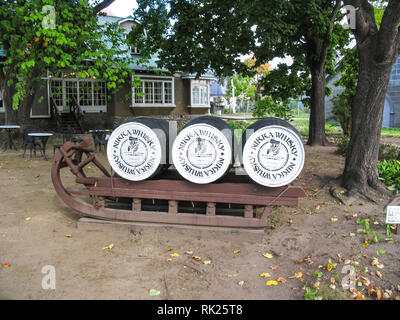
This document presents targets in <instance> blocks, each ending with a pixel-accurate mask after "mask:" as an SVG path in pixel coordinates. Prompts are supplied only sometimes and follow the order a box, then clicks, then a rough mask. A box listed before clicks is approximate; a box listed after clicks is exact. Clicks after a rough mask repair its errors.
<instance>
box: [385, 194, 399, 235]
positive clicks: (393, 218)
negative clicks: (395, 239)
mask: <svg viewBox="0 0 400 320" xmlns="http://www.w3.org/2000/svg"><path fill="white" fill-rule="evenodd" d="M393 204H395V203H394V202H392V203H391V204H390V205H388V206H387V207H386V224H397V225H398V224H400V206H399V205H393ZM398 229H399V227H398V226H397V228H396V231H395V232H396V234H397V233H398Z"/></svg>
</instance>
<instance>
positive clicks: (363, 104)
mask: <svg viewBox="0 0 400 320" xmlns="http://www.w3.org/2000/svg"><path fill="white" fill-rule="evenodd" d="M362 56H363V57H362V58H361V61H360V73H359V78H358V84H357V93H356V96H355V98H354V101H353V109H352V128H351V138H350V143H349V148H348V150H347V156H346V164H345V168H344V173H343V177H342V185H343V187H345V188H346V189H348V190H349V191H350V192H351V191H357V192H360V193H362V194H364V195H372V194H373V193H374V191H378V192H380V193H382V192H385V188H384V186H383V184H382V183H381V182H380V180H379V179H378V168H377V165H376V164H377V162H378V155H379V144H380V137H381V128H382V119H383V108H384V104H385V97H386V91H387V87H388V83H389V77H390V72H391V69H392V66H393V63H394V62H395V60H396V58H397V56H396V57H393V58H392V59H391V60H390V61H385V62H384V63H382V62H381V63H377V62H376V60H375V55H374V50H370V51H368V50H366V51H365V52H364V53H363V54H362ZM371 192H372V193H371Z"/></svg>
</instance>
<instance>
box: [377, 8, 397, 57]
mask: <svg viewBox="0 0 400 320" xmlns="http://www.w3.org/2000/svg"><path fill="white" fill-rule="evenodd" d="M399 23H400V1H398V0H395V1H393V0H390V1H389V4H388V6H387V7H386V10H385V12H384V14H383V18H382V23H381V28H380V30H379V33H378V44H377V51H378V57H379V59H380V60H381V61H383V60H385V57H386V56H387V55H392V54H393V52H391V50H390V48H394V50H395V52H397V51H398V39H399V27H398V25H399ZM394 41H396V46H394V47H393V46H392V43H393V42H394ZM388 44H389V45H390V46H389V47H388Z"/></svg>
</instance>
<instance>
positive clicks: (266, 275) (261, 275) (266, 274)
mask: <svg viewBox="0 0 400 320" xmlns="http://www.w3.org/2000/svg"><path fill="white" fill-rule="evenodd" d="M260 277H261V278H270V277H271V275H270V274H269V273H268V272H263V273H260Z"/></svg>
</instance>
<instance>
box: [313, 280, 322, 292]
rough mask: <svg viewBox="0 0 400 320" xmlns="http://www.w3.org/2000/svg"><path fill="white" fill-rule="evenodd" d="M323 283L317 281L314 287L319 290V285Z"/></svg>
mask: <svg viewBox="0 0 400 320" xmlns="http://www.w3.org/2000/svg"><path fill="white" fill-rule="evenodd" d="M320 285H321V282H319V281H317V282H315V283H314V284H313V288H314V289H317V290H319V286H320Z"/></svg>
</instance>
